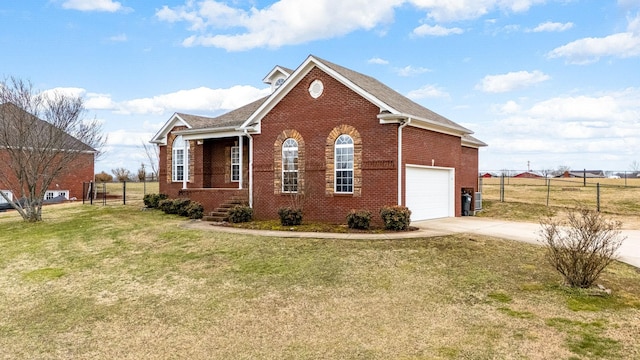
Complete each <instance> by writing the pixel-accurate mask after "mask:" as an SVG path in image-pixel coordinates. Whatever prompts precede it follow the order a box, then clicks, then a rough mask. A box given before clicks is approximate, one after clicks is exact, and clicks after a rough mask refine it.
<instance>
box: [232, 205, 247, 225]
mask: <svg viewBox="0 0 640 360" xmlns="http://www.w3.org/2000/svg"><path fill="white" fill-rule="evenodd" d="M251 219H253V209H252V208H251V207H249V206H247V205H236V206H234V207H232V208H231V209H230V210H229V222H231V223H242V222H248V221H251Z"/></svg>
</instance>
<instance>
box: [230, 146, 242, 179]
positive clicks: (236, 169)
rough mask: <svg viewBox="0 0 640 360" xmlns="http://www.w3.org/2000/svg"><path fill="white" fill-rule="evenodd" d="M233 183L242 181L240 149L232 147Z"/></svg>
mask: <svg viewBox="0 0 640 360" xmlns="http://www.w3.org/2000/svg"><path fill="white" fill-rule="evenodd" d="M231 181H240V147H239V146H237V145H236V146H232V147H231Z"/></svg>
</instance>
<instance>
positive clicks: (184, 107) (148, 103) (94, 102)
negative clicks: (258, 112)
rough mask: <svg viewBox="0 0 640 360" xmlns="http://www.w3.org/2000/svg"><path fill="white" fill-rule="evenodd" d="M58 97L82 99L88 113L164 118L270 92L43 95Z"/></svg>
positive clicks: (75, 91)
mask: <svg viewBox="0 0 640 360" xmlns="http://www.w3.org/2000/svg"><path fill="white" fill-rule="evenodd" d="M54 93H59V94H63V95H66V96H74V97H82V98H83V99H84V106H85V109H87V110H111V111H113V112H115V113H117V114H123V115H130V114H154V115H164V114H166V113H167V112H170V113H173V112H175V111H193V112H201V113H216V112H220V111H225V110H233V109H236V108H238V107H241V106H243V105H246V104H248V103H250V102H252V101H254V100H257V99H259V98H261V97H264V96H267V95H269V93H270V89H269V88H264V89H258V88H255V87H253V86H241V85H237V86H233V87H231V88H228V89H211V88H207V87H199V88H196V89H189V90H180V91H176V92H174V93H169V94H163V95H157V96H153V97H149V98H140V99H132V100H127V101H122V102H116V101H114V100H113V99H112V97H111V95H109V94H98V93H91V92H87V91H86V90H85V89H82V88H74V87H67V88H64V87H58V88H54V89H49V90H46V91H44V92H43V94H54Z"/></svg>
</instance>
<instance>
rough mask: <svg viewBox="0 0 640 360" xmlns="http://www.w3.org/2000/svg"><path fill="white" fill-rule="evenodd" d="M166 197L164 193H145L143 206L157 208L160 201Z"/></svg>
mask: <svg viewBox="0 0 640 360" xmlns="http://www.w3.org/2000/svg"><path fill="white" fill-rule="evenodd" d="M166 198H167V195H166V194H145V195H144V198H143V199H142V200H143V201H144V206H146V207H148V208H152V209H157V208H159V205H160V201H162V200H165V199H166Z"/></svg>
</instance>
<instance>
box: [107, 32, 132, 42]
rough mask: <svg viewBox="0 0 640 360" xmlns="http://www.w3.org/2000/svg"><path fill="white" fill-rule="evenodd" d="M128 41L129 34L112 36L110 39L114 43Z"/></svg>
mask: <svg viewBox="0 0 640 360" xmlns="http://www.w3.org/2000/svg"><path fill="white" fill-rule="evenodd" d="M127 40H128V39H127V34H118V35H114V36H111V37H110V38H109V41H113V42H125V41H127Z"/></svg>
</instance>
